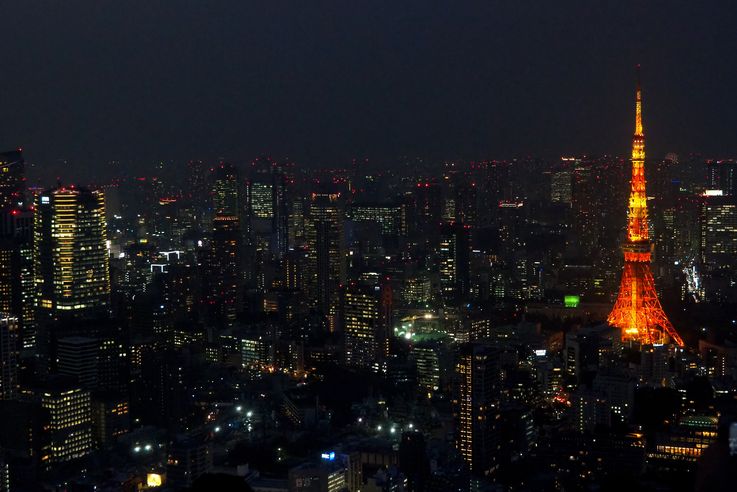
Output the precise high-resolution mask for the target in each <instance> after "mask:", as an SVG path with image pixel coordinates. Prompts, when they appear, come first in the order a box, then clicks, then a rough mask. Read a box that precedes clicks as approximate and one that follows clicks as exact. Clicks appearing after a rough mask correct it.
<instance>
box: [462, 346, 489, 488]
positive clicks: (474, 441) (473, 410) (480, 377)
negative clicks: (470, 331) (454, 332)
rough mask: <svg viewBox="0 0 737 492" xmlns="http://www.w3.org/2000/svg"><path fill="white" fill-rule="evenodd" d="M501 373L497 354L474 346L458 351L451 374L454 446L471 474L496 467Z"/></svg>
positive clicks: (487, 348) (482, 473) (483, 472)
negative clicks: (452, 382)
mask: <svg viewBox="0 0 737 492" xmlns="http://www.w3.org/2000/svg"><path fill="white" fill-rule="evenodd" d="M500 386H501V370H500V366H499V354H498V352H496V351H495V350H493V349H491V348H489V347H486V346H483V345H476V344H467V345H464V346H462V347H461V348H460V350H459V354H458V359H457V361H456V364H455V371H454V388H453V389H454V394H453V418H454V421H455V431H456V435H455V446H456V449H458V452H459V453H460V454H461V456H462V457H463V460H464V461H465V462H466V464H467V465H468V467H469V469H470V471H471V473H473V474H474V475H479V476H482V475H488V474H490V473H493V472H494V470H495V469H496V468H497V467H498V458H499V448H500V441H499V430H500V429H499V425H500V423H501V412H500V408H499V405H500V401H499V395H500Z"/></svg>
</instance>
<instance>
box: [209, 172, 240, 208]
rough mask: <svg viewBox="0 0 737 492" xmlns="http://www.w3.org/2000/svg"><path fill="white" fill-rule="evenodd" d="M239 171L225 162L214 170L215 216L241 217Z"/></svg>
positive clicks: (213, 199)
mask: <svg viewBox="0 0 737 492" xmlns="http://www.w3.org/2000/svg"><path fill="white" fill-rule="evenodd" d="M240 195H241V194H240V182H239V176H238V170H237V169H236V168H235V166H233V165H232V164H229V163H226V162H223V163H221V164H220V165H218V166H217V167H216V168H215V169H214V170H213V185H212V204H213V208H214V212H215V215H216V216H218V215H220V216H230V217H240V214H241V208H240V207H241V196H240Z"/></svg>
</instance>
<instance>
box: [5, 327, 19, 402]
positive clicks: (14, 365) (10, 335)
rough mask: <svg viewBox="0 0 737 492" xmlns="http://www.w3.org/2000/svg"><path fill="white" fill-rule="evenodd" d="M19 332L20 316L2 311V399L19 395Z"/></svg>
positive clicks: (9, 398)
mask: <svg viewBox="0 0 737 492" xmlns="http://www.w3.org/2000/svg"><path fill="white" fill-rule="evenodd" d="M19 332H20V329H19V326H18V318H15V317H10V316H7V315H6V314H3V313H0V400H12V399H14V398H16V397H17V396H18V388H19V383H18V364H19V362H20V333H19Z"/></svg>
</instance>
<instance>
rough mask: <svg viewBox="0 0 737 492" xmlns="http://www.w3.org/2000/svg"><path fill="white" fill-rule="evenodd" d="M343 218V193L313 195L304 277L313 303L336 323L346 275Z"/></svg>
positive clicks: (307, 234)
mask: <svg viewBox="0 0 737 492" xmlns="http://www.w3.org/2000/svg"><path fill="white" fill-rule="evenodd" d="M343 222H344V207H343V202H342V199H341V196H340V194H339V193H313V194H312V195H311V200H310V211H309V218H308V223H307V225H306V229H307V231H306V239H307V264H306V265H305V275H304V276H303V281H304V285H305V287H306V288H307V294H308V299H309V301H310V303H311V304H312V305H313V306H314V307H315V308H317V310H318V311H320V312H321V313H322V314H324V315H327V316H329V317H330V318H331V319H333V323H334V321H335V320H334V317H335V315H336V310H337V304H338V287H339V286H340V285H341V284H342V283H344V282H345V278H346V259H345V251H346V248H345V237H344V231H343V227H344V224H343ZM333 328H334V326H333Z"/></svg>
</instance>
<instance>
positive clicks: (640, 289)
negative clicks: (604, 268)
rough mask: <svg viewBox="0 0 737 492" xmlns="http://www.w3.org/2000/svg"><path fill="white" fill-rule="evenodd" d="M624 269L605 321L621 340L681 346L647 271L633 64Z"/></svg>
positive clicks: (638, 106) (642, 167)
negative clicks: (632, 130)
mask: <svg viewBox="0 0 737 492" xmlns="http://www.w3.org/2000/svg"><path fill="white" fill-rule="evenodd" d="M622 251H623V252H624V269H623V270H622V283H621V284H620V286H619V295H618V297H617V302H616V303H614V308H613V309H612V312H611V313H610V314H609V318H608V319H607V321H609V324H611V325H613V326H616V327H617V328H619V329H620V330H622V340H625V341H627V340H631V341H637V342H639V343H641V344H643V345H645V344H655V343H667V342H668V341H669V340H670V341H672V342H674V343H676V344H678V345H679V346H681V347H682V346H683V340H682V339H681V337H680V336H678V333H676V330H675V329H674V328H673V325H672V324H671V323H670V321H668V317H667V316H666V315H665V312H664V311H663V307H662V306H661V305H660V301H659V300H658V294H657V292H655V282H654V280H653V274H652V272H651V271H650V232H649V229H648V223H647V195H646V193H645V135H644V134H643V132H642V89H641V88H640V66H639V65H638V66H637V95H636V99H635V135H634V136H633V137H632V179H631V181H630V200H629V211H628V214H627V241H626V242H625V243H624V244H623V245H622Z"/></svg>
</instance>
